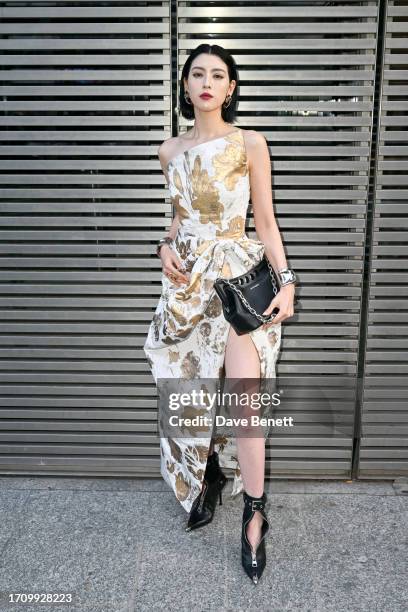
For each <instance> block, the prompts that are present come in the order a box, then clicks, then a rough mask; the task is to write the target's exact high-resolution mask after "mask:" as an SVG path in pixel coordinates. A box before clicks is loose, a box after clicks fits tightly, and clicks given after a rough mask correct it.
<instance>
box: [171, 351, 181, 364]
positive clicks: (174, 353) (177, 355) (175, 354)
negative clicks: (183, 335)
mask: <svg viewBox="0 0 408 612" xmlns="http://www.w3.org/2000/svg"><path fill="white" fill-rule="evenodd" d="M169 359H170V363H175V362H177V361H178V360H179V359H180V353H179V352H178V351H172V350H170V349H169Z"/></svg>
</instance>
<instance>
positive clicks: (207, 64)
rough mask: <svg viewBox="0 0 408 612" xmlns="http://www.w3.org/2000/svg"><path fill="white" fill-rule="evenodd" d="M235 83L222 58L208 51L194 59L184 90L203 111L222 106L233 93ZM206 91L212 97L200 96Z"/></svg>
mask: <svg viewBox="0 0 408 612" xmlns="http://www.w3.org/2000/svg"><path fill="white" fill-rule="evenodd" d="M235 85H236V81H234V80H233V81H230V80H229V76H228V68H227V66H226V64H224V62H223V61H222V59H221V58H220V57H218V55H210V54H208V53H201V54H200V55H198V56H197V57H196V58H195V59H194V60H193V63H192V64H191V68H190V73H189V76H188V80H187V81H186V79H184V90H185V91H186V92H188V97H189V98H190V99H191V103H192V104H193V105H194V106H195V107H196V108H198V109H200V110H203V111H210V110H215V109H216V108H218V107H220V106H221V105H222V104H223V103H224V102H225V98H226V97H227V96H229V95H232V92H233V91H234V89H235ZM204 93H208V94H210V95H211V96H212V97H207V98H202V97H200V96H201V95H202V94H204Z"/></svg>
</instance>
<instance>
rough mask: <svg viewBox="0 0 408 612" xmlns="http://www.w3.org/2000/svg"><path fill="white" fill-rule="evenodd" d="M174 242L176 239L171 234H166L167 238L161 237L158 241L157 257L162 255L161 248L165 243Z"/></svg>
mask: <svg viewBox="0 0 408 612" xmlns="http://www.w3.org/2000/svg"><path fill="white" fill-rule="evenodd" d="M173 242H174V239H173V238H170V236H166V237H165V238H160V240H159V242H158V243H157V247H156V255H157V257H160V249H161V248H162V246H163V244H172V243H173Z"/></svg>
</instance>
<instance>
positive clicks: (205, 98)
mask: <svg viewBox="0 0 408 612" xmlns="http://www.w3.org/2000/svg"><path fill="white" fill-rule="evenodd" d="M212 97H213V96H212V95H211V94H209V93H202V94H201V96H200V98H202V99H203V100H209V99H210V98H212Z"/></svg>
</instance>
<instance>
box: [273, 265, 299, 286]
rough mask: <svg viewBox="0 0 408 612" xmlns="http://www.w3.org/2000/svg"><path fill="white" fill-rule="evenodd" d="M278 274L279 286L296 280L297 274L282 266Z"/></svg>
mask: <svg viewBox="0 0 408 612" xmlns="http://www.w3.org/2000/svg"><path fill="white" fill-rule="evenodd" d="M278 276H279V282H280V286H281V287H283V286H284V285H290V284H291V283H296V282H297V276H296V274H295V273H294V271H293V270H291V269H290V268H282V270H279V272H278Z"/></svg>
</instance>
